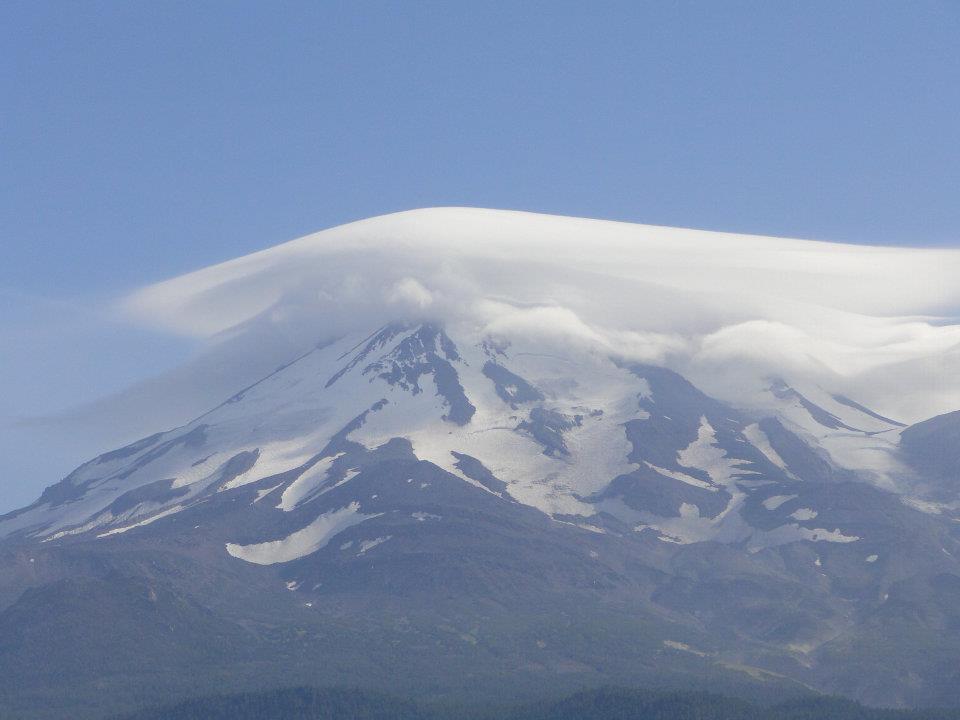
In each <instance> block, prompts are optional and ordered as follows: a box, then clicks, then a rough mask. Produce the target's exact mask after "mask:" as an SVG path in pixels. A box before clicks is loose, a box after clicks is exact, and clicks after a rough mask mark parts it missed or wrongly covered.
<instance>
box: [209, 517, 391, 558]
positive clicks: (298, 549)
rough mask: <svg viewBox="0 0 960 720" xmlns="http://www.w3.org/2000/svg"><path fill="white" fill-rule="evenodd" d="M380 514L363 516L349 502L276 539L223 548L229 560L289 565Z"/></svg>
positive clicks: (233, 544)
mask: <svg viewBox="0 0 960 720" xmlns="http://www.w3.org/2000/svg"><path fill="white" fill-rule="evenodd" d="M382 514H383V513H376V514H372V515H365V514H363V513H361V512H360V503H358V502H353V503H350V505H348V506H346V507H343V508H340V509H339V510H333V511H331V512H327V513H324V514H322V515H320V517H318V518H317V519H316V520H314V521H313V522H312V523H310V524H309V525H307V526H306V527H304V528H301V529H300V530H297V531H296V532H294V533H292V534H290V535H288V536H287V537H285V538H282V539H280V540H271V541H269V542H262V543H254V544H252V545H238V544H236V543H227V545H226V548H227V552H228V553H230V555H232V556H233V557H235V558H239V559H240V560H245V561H246V562H249V563H254V564H256V565H274V564H276V563H285V562H290V561H291V560H296V559H298V558H302V557H306V556H307V555H311V554H312V553H315V552H316V551H317V550H320V549H321V548H323V547H324V546H326V544H327V543H328V542H330V539H331V538H332V537H334V536H335V535H337V534H338V533H340V532H342V531H344V530H346V529H347V528H349V527H352V526H354V525H359V524H360V523H362V522H364V521H365V520H370V519H371V518H375V517H379V516H380V515H382Z"/></svg>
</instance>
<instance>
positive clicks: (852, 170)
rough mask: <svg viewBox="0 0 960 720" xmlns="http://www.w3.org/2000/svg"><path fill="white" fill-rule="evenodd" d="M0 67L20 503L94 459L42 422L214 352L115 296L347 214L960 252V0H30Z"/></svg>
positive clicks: (5, 20) (6, 400)
mask: <svg viewBox="0 0 960 720" xmlns="http://www.w3.org/2000/svg"><path fill="white" fill-rule="evenodd" d="M0 59H2V62H0V93H2V103H0V233H2V235H0V237H2V250H3V255H2V257H3V262H2V263H0V347H2V351H0V352H2V355H0V373H2V375H0V382H2V393H0V395H2V400H0V423H2V424H3V425H4V428H3V430H2V432H0V435H2V436H3V438H5V439H3V440H0V452H2V453H3V454H4V455H5V456H6V459H7V462H6V463H5V465H6V468H7V470H6V472H7V473H8V474H9V475H10V477H9V478H0V509H3V507H4V506H9V505H14V504H18V503H19V502H20V501H22V500H25V499H26V498H27V496H30V495H34V494H35V491H36V490H37V489H38V488H39V487H40V486H42V485H44V484H47V483H48V482H51V481H53V480H54V479H56V478H55V477H50V475H51V474H53V475H56V474H57V473H59V472H61V471H63V470H66V469H69V465H70V464H72V463H73V461H74V460H78V459H82V458H83V457H84V455H87V454H89V453H87V452H85V451H83V450H81V449H80V447H79V445H80V443H81V439H79V438H78V439H76V443H75V445H76V447H73V448H72V449H69V448H67V449H64V447H65V446H64V443H63V441H62V439H61V441H60V444H59V445H57V444H56V443H52V442H51V443H45V442H44V441H43V438H42V433H41V434H40V435H38V434H37V433H36V432H35V433H34V434H33V435H32V436H30V437H27V436H26V435H25V434H24V433H25V432H26V431H25V430H24V429H23V428H22V427H20V428H17V429H10V421H11V420H12V419H15V418H19V417H22V416H26V415H35V414H44V413H56V412H58V411H60V410H62V409H64V408H67V407H69V406H71V405H74V404H76V403H79V402H83V401H88V400H90V399H93V398H95V397H97V396H99V395H102V394H104V393H107V392H111V391H115V390H118V389H120V388H121V387H123V386H124V385H125V384H127V383H129V382H131V381H133V380H135V379H137V378H141V377H144V376H145V375H147V374H150V373H152V372H156V371H159V370H162V369H163V368H166V367H168V366H170V365H171V364H173V363H175V362H176V361H177V359H178V358H179V357H181V356H182V355H183V353H185V352H188V351H189V348H188V347H186V346H185V345H183V344H182V343H172V342H170V340H169V339H166V338H157V337H153V336H149V335H146V334H145V333H143V332H139V331H134V330H132V329H130V328H128V327H124V326H120V325H117V324H115V323H113V322H111V321H110V320H109V319H108V318H104V317H103V314H102V312H101V311H100V309H99V308H100V307H101V306H102V304H103V302H104V300H105V299H108V298H110V297H112V296H115V295H117V294H118V293H120V292H122V291H123V290H125V289H128V288H131V287H135V286H138V285H141V284H144V283H146V282H149V281H152V280H157V279H160V278H163V277H166V276H170V275H173V274H177V273H180V272H184V271H187V270H191V269H194V268H197V267H200V266H203V265H206V264H209V263H212V262H216V261H219V260H224V259H227V258H231V257H234V256H237V255H241V254H244V253H247V252H250V251H252V250H255V249H259V248H262V247H266V246H269V245H273V244H276V243H278V242H281V241H284V240H288V239H290V238H293V237H296V236H298V235H302V234H304V233H307V232H310V231H314V230H317V229H321V228H323V227H327V226H330V225H335V224H338V223H342V222H345V221H349V220H353V219H357V218H361V217H365V216H369V215H375V214H380V213H385V212H391V211H394V210H402V209H407V208H412V207H419V206H431V205H478V206H487V207H500V208H516V209H524V210H535V211H542V212H551V213H562V214H568V215H584V216H591V217H600V218H614V219H621V220H630V221H638V222H645V223H654V224H664V225H681V226H688V227H700V228H709V229H718V230H730V231H739V232H751V233H765V234H777V235H788V236H796V237H812V238H822V239H831V240H843V241H852V242H876V243H885V244H918V245H937V244H949V245H958V244H960V192H958V189H960V122H958V118H960V2H956V1H955V0H953V1H944V2H907V1H906V0H904V1H903V2H881V1H879V0H876V1H871V2H843V3H838V2H835V1H831V2H787V1H782V2H780V1H778V2H770V1H769V0H765V1H761V2H733V1H731V2H720V1H713V0H710V1H704V2H667V1H663V2H649V3H642V2H636V1H634V2H623V3H619V2H556V1H554V2H519V1H517V0H510V1H506V2H474V3H466V2H455V1H453V0H447V1H446V2H425V1H418V2H393V3H386V2H342V3H338V2H324V3H320V2H309V3H301V2H283V3H272V2H259V3H253V2H238V1H231V2H213V1H205V2H172V1H164V2H132V1H129V0H125V1H122V2H121V1H118V2H92V1H88V2H56V3H53V2H37V1H36V0H30V1H27V2H20V1H18V0H6V1H5V2H4V3H2V4H0ZM31 443H33V444H31ZM66 444H67V445H69V443H66ZM55 445H56V447H55ZM94 449H97V450H99V449H100V448H94ZM4 483H5V485H4Z"/></svg>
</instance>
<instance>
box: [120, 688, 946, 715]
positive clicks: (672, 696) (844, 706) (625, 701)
mask: <svg viewBox="0 0 960 720" xmlns="http://www.w3.org/2000/svg"><path fill="white" fill-rule="evenodd" d="M827 719H829V720H960V710H884V709H876V708H867V707H864V706H863V705H859V704H858V703H855V702H852V701H850V700H844V699H841V698H828V697H813V698H805V699H798V700H791V701H789V702H786V703H783V704H779V705H770V706H761V705H757V704H752V703H749V702H747V701H745V700H738V699H734V698H729V697H724V696H722V695H714V694H711V693H702V692H683V691H647V690H629V689H622V688H601V689H597V690H586V691H582V692H578V693H576V694H574V695H571V696H569V697H566V698H563V699H560V700H551V701H542V702H540V703H535V704H524V705H516V706H504V707H488V708H476V707H460V706H456V707H454V706H448V707H444V708H436V707H428V706H420V705H417V704H415V703H412V702H409V701H406V700H401V699H397V698H395V697H391V696H389V695H382V694H379V693H373V692H367V691H362V690H347V689H324V690H318V689H312V688H291V689H284V690H273V691H268V692H256V693H241V694H235V695H220V696H211V697H205V698H199V699H195V700H189V701H186V702H182V703H178V704H176V705H171V706H165V707H160V708H154V709H149V710H143V711H141V712H138V713H134V714H132V715H124V716H122V718H118V719H117V720H827Z"/></svg>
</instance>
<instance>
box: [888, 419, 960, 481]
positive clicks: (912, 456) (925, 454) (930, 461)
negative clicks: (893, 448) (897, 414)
mask: <svg viewBox="0 0 960 720" xmlns="http://www.w3.org/2000/svg"><path fill="white" fill-rule="evenodd" d="M900 447H901V448H902V449H903V452H904V455H905V457H906V459H907V461H908V462H909V463H910V464H911V465H912V466H913V467H915V468H916V469H917V470H918V471H919V472H921V473H923V474H926V475H933V476H935V477H938V478H945V479H954V480H958V481H960V411H957V412H952V413H947V414H946V415H938V416H937V417H935V418H931V419H929V420H925V421H924V422H921V423H917V424H916V425H911V426H910V427H908V428H907V429H906V430H904V431H903V432H902V433H901V434H900Z"/></svg>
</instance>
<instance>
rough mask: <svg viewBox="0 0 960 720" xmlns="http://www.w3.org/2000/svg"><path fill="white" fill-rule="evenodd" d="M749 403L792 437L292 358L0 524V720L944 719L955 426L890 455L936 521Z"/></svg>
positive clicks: (344, 361)
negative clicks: (849, 712) (700, 708)
mask: <svg viewBox="0 0 960 720" xmlns="http://www.w3.org/2000/svg"><path fill="white" fill-rule="evenodd" d="M778 392H779V395H777V394H776V393H775V394H774V397H776V398H777V399H778V400H784V401H785V402H788V403H790V404H791V406H793V407H798V408H800V410H801V411H802V412H803V413H806V414H809V416H810V417H811V418H812V419H813V420H812V423H811V424H810V425H808V426H800V425H798V424H797V423H796V422H794V421H792V420H791V419H790V417H788V416H786V415H783V416H780V415H770V416H760V417H758V416H755V415H754V414H751V413H749V412H747V411H745V410H741V409H737V408H734V407H731V406H729V405H727V404H724V403H722V402H719V401H717V400H716V399H714V398H711V397H709V396H707V395H706V394H704V393H703V392H701V391H700V390H699V389H698V388H696V387H695V386H694V385H692V384H691V383H690V382H688V381H687V380H686V379H685V378H683V377H682V376H680V375H679V374H677V373H675V372H672V371H670V370H668V369H666V368H662V367H657V366H651V365H630V366H625V365H624V364H622V363H620V364H618V363H616V362H614V361H610V362H609V363H607V364H606V365H603V364H602V363H599V362H598V361H597V359H596V358H592V359H591V360H590V362H589V363H578V362H577V358H576V356H575V355H571V357H562V358H556V357H552V356H548V355H542V354H541V355H537V354H534V353H523V352H520V351H517V350H515V349H514V348H511V347H508V346H502V345H494V344H493V343H492V342H491V341H488V340H486V339H483V338H471V337H467V338H462V337H459V336H457V335H456V334H455V333H453V331H449V332H448V330H447V329H445V328H442V327H439V326H436V325H430V324H422V325H405V324H391V325H387V326H385V327H383V328H380V329H379V330H378V331H376V332H374V333H372V334H369V335H366V336H364V337H359V338H343V339H341V340H339V341H335V342H333V343H329V344H327V345H324V346H321V347H318V348H317V349H316V350H314V351H312V352H311V353H307V354H306V355H304V356H302V357H299V358H296V359H294V360H293V361H292V362H290V363H288V364H287V365H284V366H283V367H281V368H280V369H279V370H277V371H276V372H275V373H272V374H271V375H270V376H268V377H266V378H264V379H263V380H261V381H260V382H258V383H256V384H254V385H252V386H250V387H248V388H246V389H245V390H243V391H242V392H241V393H238V394H236V395H235V396H234V397H233V398H232V399H231V401H230V402H227V403H224V404H223V405H220V406H218V407H217V408H215V409H214V410H212V411H210V412H209V413H207V414H205V415H204V416H203V417H202V418H199V419H198V420H196V421H194V422H193V423H190V424H188V425H186V426H184V427H183V428H178V429H176V430H172V431H169V432H167V433H162V434H158V435H155V436H152V437H150V438H146V439H145V440H143V441H140V442H138V443H134V444H132V445H130V446H128V447H126V448H123V449H121V450H118V451H114V452H112V453H107V454H105V455H102V456H100V457H99V458H97V459H95V460H93V461H91V462H89V463H86V464H85V465H83V466H81V467H80V468H78V469H77V470H76V471H75V472H74V473H71V475H70V476H68V477H67V478H66V479H64V480H63V481H61V483H59V484H57V485H54V486H53V487H52V488H50V489H48V490H47V491H46V492H45V493H44V494H43V496H42V497H41V498H40V499H39V500H38V501H37V503H35V504H34V505H32V506H30V507H29V508H25V509H24V510H23V511H19V512H17V513H12V514H10V515H8V516H5V517H3V518H0V537H3V538H5V539H3V540H0V638H4V639H5V640H4V642H0V714H3V711H6V714H9V715H10V716H11V717H31V716H30V715H29V712H28V713H27V714H24V708H29V707H33V706H35V707H43V708H47V709H46V710H44V712H45V713H46V716H47V717H58V716H59V717H63V716H69V717H78V718H80V717H84V715H83V712H84V710H83V708H80V709H79V710H78V707H77V703H78V702H80V700H78V699H82V703H87V702H90V698H91V697H92V696H91V695H90V694H89V693H88V691H87V690H85V688H87V687H108V688H110V689H111V691H112V692H115V693H117V695H116V696H117V697H121V696H123V694H124V693H126V694H127V697H128V700H129V698H135V697H144V696H150V697H160V698H162V699H166V695H168V694H171V693H172V694H176V693H178V692H183V693H187V692H188V691H189V689H190V688H192V687H195V686H196V685H197V684H198V683H199V684H201V685H203V684H207V685H214V684H216V683H221V684H224V683H225V684H226V685H230V684H231V683H233V686H236V687H245V686H248V685H249V684H251V683H253V684H261V685H264V686H268V687H276V686H279V685H282V684H289V683H291V682H295V681H296V682H316V681H317V678H318V677H319V678H321V679H322V680H323V681H324V683H329V684H335V683H343V684H350V683H351V682H360V680H357V679H358V678H360V679H362V682H363V683H367V684H368V686H369V687H377V688H380V689H387V690H398V689H402V690H404V692H407V691H409V692H414V693H420V694H422V695H425V696H432V697H446V696H448V695H449V694H450V693H455V692H456V693H465V694H470V693H474V694H476V695H480V696H483V695H487V696H489V693H491V692H498V693H502V694H505V695H510V696H515V697H521V696H523V694H524V693H528V692H530V690H531V688H535V689H537V690H538V691H539V690H541V689H543V688H545V687H552V686H557V687H569V684H570V683H571V682H576V683H579V684H596V685H599V684H606V683H639V684H649V683H670V682H683V683H688V682H689V678H690V677H696V678H699V679H701V680H703V682H704V683H708V684H709V683H721V684H724V685H728V686H733V685H736V684H737V683H740V684H744V683H746V684H747V685H751V686H755V687H753V689H756V688H757V687H766V688H767V689H768V690H769V688H770V687H771V686H772V685H774V684H776V687H777V688H778V689H777V690H776V691H775V692H780V691H784V692H786V691H789V690H790V689H791V688H800V687H802V686H803V685H810V686H813V687H816V688H818V689H822V690H825V691H830V692H842V693H846V694H848V695H851V696H855V697H858V698H860V699H864V700H867V701H870V702H874V703H885V704H894V705H895V704H907V703H934V702H940V703H944V702H960V694H958V693H960V690H957V687H960V686H956V685H954V686H951V685H950V684H949V683H946V682H944V680H943V677H942V675H943V673H942V669H943V667H946V666H948V665H949V664H950V663H953V662H955V661H960V635H958V633H956V632H955V631H956V629H957V628H960V610H958V608H960V580H958V579H957V578H960V562H958V558H960V542H958V538H957V534H956V524H955V523H954V522H953V519H952V515H951V514H950V511H949V504H950V502H952V501H953V500H956V499H957V498H956V488H954V490H953V492H954V496H948V490H949V483H948V482H945V481H944V479H945V478H950V477H955V475H951V473H954V472H955V470H956V468H957V464H956V463H957V457H956V453H955V452H954V449H955V448H957V447H960V419H958V418H960V414H957V413H954V414H952V415H947V416H943V417H941V418H934V419H933V420H930V421H927V422H926V423H920V424H918V425H916V426H913V427H911V428H907V429H905V430H903V433H902V435H903V442H902V445H901V447H900V448H899V449H898V450H897V449H896V448H895V446H893V445H891V447H894V450H895V451H896V452H899V453H900V454H901V455H900V456H902V457H903V458H906V459H907V460H909V461H910V463H911V464H912V467H913V470H912V471H911V474H905V475H904V477H903V478H899V477H898V478H895V479H896V480H898V481H902V483H901V484H897V483H894V484H892V486H894V487H898V488H899V487H907V488H912V487H915V486H912V485H910V482H913V481H916V482H917V486H918V487H919V486H922V483H928V484H929V485H930V486H931V487H932V486H935V487H936V489H937V491H938V493H939V495H938V496H937V502H938V503H939V504H936V503H934V502H933V501H932V500H930V498H927V497H926V496H924V497H920V496H919V495H918V496H916V497H914V496H912V495H910V496H908V495H904V494H902V493H903V491H900V490H898V491H897V492H894V491H892V490H891V489H889V488H888V487H883V486H878V484H877V483H874V482H872V480H871V476H869V475H868V474H867V473H865V472H863V473H862V472H860V469H859V468H857V467H849V466H844V465H842V464H840V463H839V462H838V461H837V459H836V457H835V456H834V454H831V453H832V448H835V447H836V445H831V443H835V442H842V443H850V442H854V443H860V442H863V443H875V444H877V446H878V447H881V445H879V444H880V443H882V442H884V441H883V439H882V438H880V439H878V438H876V437H875V435H877V433H875V432H873V431H871V432H861V431H858V430H854V429H852V428H854V427H856V425H857V422H855V421H854V420H851V419H850V417H851V416H850V415H848V414H846V411H849V412H850V413H854V416H853V417H855V418H862V419H864V420H865V421H866V420H870V421H871V422H873V423H874V424H876V423H882V422H887V421H886V419H884V418H882V417H880V416H877V415H876V414H875V413H871V411H869V410H867V409H866V408H864V407H862V406H860V405H858V404H857V403H856V402H855V401H852V400H848V399H844V400H845V402H841V401H840V400H837V401H836V403H834V404H830V402H829V398H828V399H827V400H824V399H823V397H821V395H817V394H815V393H810V396H811V397H815V398H817V402H821V403H824V404H825V405H826V406H827V407H828V408H830V410H825V409H823V408H820V406H819V405H817V406H816V407H815V409H813V410H811V408H810V407H809V406H810V405H814V403H812V401H810V400H809V399H808V398H807V397H806V396H805V395H804V396H801V395H800V394H799V393H796V392H795V391H793V390H791V389H789V388H787V389H784V388H779V390H778ZM781 396H782V397H781ZM805 403H806V404H805ZM816 408H819V410H817V409H816ZM819 411H822V412H823V413H827V414H828V415H830V417H833V418H835V419H836V420H837V422H835V423H834V422H833V421H830V422H824V421H826V420H829V418H827V417H826V416H825V415H819V417H818V416H817V415H815V414H814V413H815V412H819ZM840 416H842V418H841V417H840ZM892 422H893V421H890V423H892ZM890 427H891V428H896V429H895V430H894V433H895V432H899V428H897V427H896V426H895V425H893V424H890ZM811 428H814V429H815V430H816V432H813V431H811ZM817 433H819V434H817ZM880 434H882V433H880ZM855 447H859V446H855ZM882 447H883V448H886V445H882ZM841 448H842V449H844V450H845V451H847V453H848V454H847V455H844V459H845V460H847V458H848V456H849V450H848V448H849V445H843V446H841ZM869 450H870V451H871V452H876V450H875V447H874V446H873V445H871V446H869ZM884 452H886V451H884ZM871 457H873V456H871ZM848 465H849V463H848ZM917 478H919V480H917ZM945 493H946V495H945ZM917 508H920V509H922V510H925V511H924V512H921V511H920V509H917ZM931 508H932V510H931ZM81 644H82V646H83V647H79V645H81ZM193 646H195V647H193ZM189 647H192V649H189V650H188V648H189ZM77 657H79V658H82V659H83V662H82V667H81V666H79V665H78V664H77V663H76V662H75V658H77ZM744 667H746V668H747V669H748V672H744V670H743V669H742V668H744ZM864 668H866V669H864ZM54 677H55V678H57V682H56V683H53V682H52V681H50V678H54ZM425 678H428V680H425ZM757 678H763V680H760V681H758V680H757ZM218 687H219V686H218ZM951 688H952V689H951ZM85 693H87V694H85ZM151 694H152V695H151ZM4 703H7V705H4ZM71 703H72V705H71ZM82 703H81V704H82ZM84 707H87V708H88V709H89V707H92V706H88V705H84ZM51 708H52V709H51ZM58 713H59V714H58ZM35 716H36V717H43V715H42V714H37V715H35ZM87 716H88V717H91V718H92V717H96V714H95V713H94V712H93V711H91V712H90V713H89V714H88V715H87Z"/></svg>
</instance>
